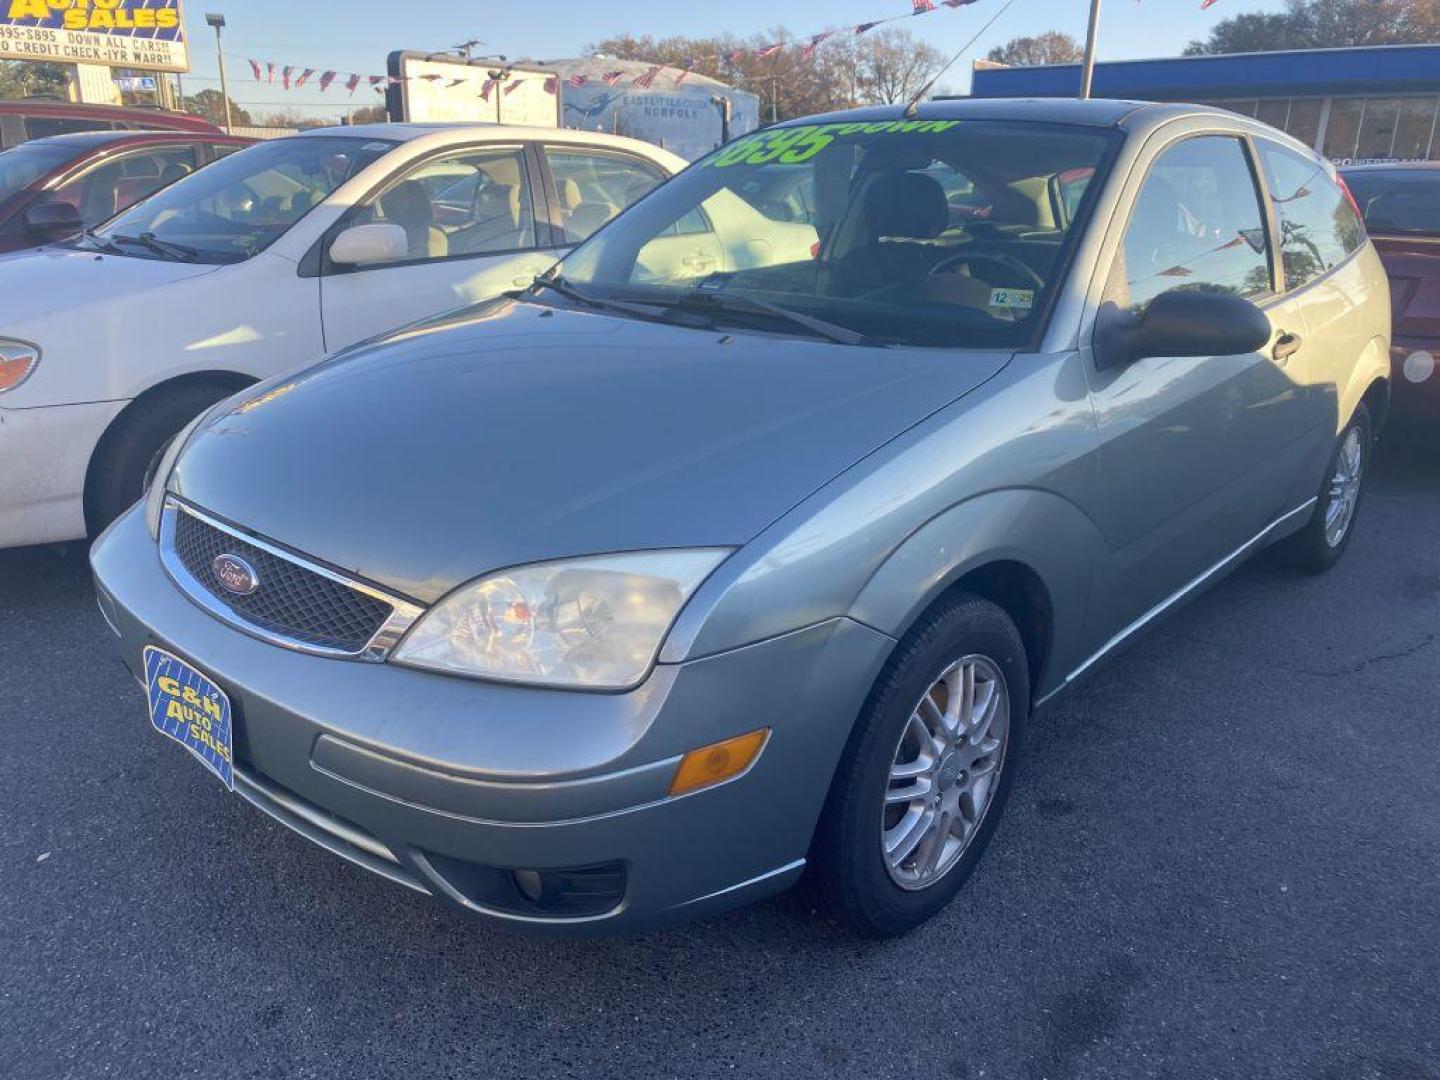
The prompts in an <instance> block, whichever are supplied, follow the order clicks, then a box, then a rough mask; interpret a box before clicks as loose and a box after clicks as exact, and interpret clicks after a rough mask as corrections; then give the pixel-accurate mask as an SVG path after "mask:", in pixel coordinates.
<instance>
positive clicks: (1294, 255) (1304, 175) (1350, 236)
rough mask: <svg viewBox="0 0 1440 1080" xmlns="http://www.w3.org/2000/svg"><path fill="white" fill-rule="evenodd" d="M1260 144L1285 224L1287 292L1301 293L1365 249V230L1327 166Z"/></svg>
mask: <svg viewBox="0 0 1440 1080" xmlns="http://www.w3.org/2000/svg"><path fill="white" fill-rule="evenodd" d="M1257 141H1258V144H1259V147H1260V160H1261V162H1262V163H1263V165H1264V167H1265V179H1266V182H1267V183H1268V184H1269V185H1270V198H1271V200H1272V201H1273V202H1274V203H1275V214H1276V216H1277V217H1278V218H1279V221H1280V255H1281V260H1282V262H1283V264H1284V267H1285V287H1286V288H1287V289H1296V288H1299V287H1300V286H1302V285H1304V284H1305V283H1306V282H1309V281H1314V280H1315V279H1316V278H1317V277H1319V276H1320V275H1321V274H1323V273H1325V272H1326V271H1328V270H1330V269H1332V268H1333V267H1335V266H1337V265H1338V264H1339V263H1340V262H1341V261H1343V260H1344V258H1345V257H1346V256H1347V255H1349V254H1350V253H1351V252H1352V251H1354V250H1355V249H1356V248H1358V247H1359V246H1360V245H1361V244H1363V243H1364V242H1365V228H1364V226H1363V225H1361V224H1360V218H1359V216H1358V215H1357V214H1356V213H1355V210H1354V208H1353V207H1352V206H1351V205H1350V200H1349V199H1347V198H1346V197H1345V192H1344V191H1342V190H1341V188H1340V185H1339V184H1337V183H1335V181H1334V180H1332V179H1331V178H1330V174H1329V173H1328V172H1327V171H1326V169H1325V166H1324V165H1322V164H1321V163H1320V162H1319V161H1317V160H1316V159H1314V158H1309V157H1306V156H1305V155H1303V154H1297V153H1295V152H1294V151H1292V150H1287V149H1285V148H1284V147H1283V146H1278V145H1276V144H1275V143H1272V142H1269V141H1267V140H1264V139H1260V140H1257Z"/></svg>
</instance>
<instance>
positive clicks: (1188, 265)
mask: <svg viewBox="0 0 1440 1080" xmlns="http://www.w3.org/2000/svg"><path fill="white" fill-rule="evenodd" d="M1264 221H1265V219H1264V215H1263V212H1262V211H1261V206H1260V194H1259V192H1258V191H1257V190H1256V187H1255V180H1254V176H1253V174H1252V172H1251V170H1250V164H1249V159H1248V157H1247V156H1246V153H1245V148H1244V145H1243V144H1242V143H1241V142H1240V140H1239V139H1236V138H1232V137H1230V136H1226V135H1204V136H1200V137H1198V138H1194V139H1186V140H1185V141H1184V142H1181V143H1177V144H1175V145H1173V146H1171V147H1169V148H1168V149H1166V150H1164V151H1162V152H1161V154H1160V156H1159V157H1158V158H1157V159H1156V160H1155V163H1154V165H1152V166H1151V168H1150V173H1149V175H1148V176H1146V178H1145V182H1144V184H1143V186H1142V187H1141V188H1140V194H1139V195H1138V196H1137V197H1136V199H1135V206H1134V209H1133V210H1132V211H1131V215H1130V222H1129V224H1128V225H1127V226H1126V228H1125V240H1124V246H1123V248H1122V254H1121V258H1120V260H1119V261H1118V265H1117V266H1116V267H1115V270H1114V271H1113V272H1112V274H1111V279H1110V285H1109V288H1108V289H1107V290H1106V291H1107V294H1108V295H1109V298H1110V299H1111V300H1113V301H1114V302H1115V303H1116V304H1118V305H1119V306H1120V307H1128V308H1131V309H1133V310H1135V311H1137V312H1139V311H1143V310H1144V309H1145V307H1146V306H1147V305H1148V304H1149V303H1150V301H1151V300H1153V299H1155V297H1157V296H1159V295H1160V294H1161V293H1165V292H1169V291H1171V290H1172V289H1198V290H1202V291H1205V292H1223V293H1230V294H1232V295H1235V296H1246V297H1253V296H1262V295H1264V294H1265V293H1267V292H1270V291H1271V283H1270V258H1269V253H1268V250H1267V243H1266V238H1265V224H1264Z"/></svg>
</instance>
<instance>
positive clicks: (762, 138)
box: [704, 120, 960, 169]
mask: <svg viewBox="0 0 1440 1080" xmlns="http://www.w3.org/2000/svg"><path fill="white" fill-rule="evenodd" d="M959 123H960V121H959V120H877V121H874V122H871V123H860V124H856V123H851V124H801V125H799V126H797V127H782V128H770V129H769V130H767V131H757V132H755V133H754V134H753V135H746V136H744V137H742V138H739V139H736V140H735V141H734V142H733V143H731V144H730V145H729V146H726V147H723V148H721V149H720V150H719V151H718V152H717V153H715V154H712V155H711V156H710V157H709V158H707V159H706V160H705V162H704V164H705V165H707V166H710V167H712V168H716V169H723V168H726V167H728V166H730V165H770V164H772V163H773V164H779V165H799V164H800V163H801V162H803V161H809V160H810V159H811V158H813V157H814V156H815V155H816V154H818V153H820V151H821V150H824V149H825V148H826V147H827V146H829V145H830V144H831V143H832V142H834V141H835V140H836V139H837V138H840V137H843V136H846V135H910V134H922V133H930V132H936V131H949V130H950V129H951V128H953V127H955V126H956V125H957V124H959Z"/></svg>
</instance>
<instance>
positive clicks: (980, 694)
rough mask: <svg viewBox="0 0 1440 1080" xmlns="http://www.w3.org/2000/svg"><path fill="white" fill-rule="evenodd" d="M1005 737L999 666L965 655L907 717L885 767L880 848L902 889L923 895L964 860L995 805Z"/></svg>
mask: <svg viewBox="0 0 1440 1080" xmlns="http://www.w3.org/2000/svg"><path fill="white" fill-rule="evenodd" d="M1009 733H1010V698H1009V693H1008V691H1007V689H1006V686H1005V677H1004V675H1003V674H1001V672H1000V668H999V666H998V665H997V664H996V663H995V662H994V661H993V660H991V659H989V658H988V657H985V656H974V655H972V656H965V657H962V658H961V659H959V660H956V661H955V662H954V663H953V664H951V665H950V666H949V667H948V668H946V669H945V670H944V671H943V672H942V673H941V674H940V676H939V677H938V678H937V679H936V680H935V681H934V682H933V683H932V684H931V686H930V689H929V690H927V691H926V692H925V695H924V696H923V697H922V698H921V699H920V701H919V702H918V703H917V704H916V706H915V708H914V709H913V710H912V711H911V713H910V717H909V719H908V720H907V721H906V723H905V728H904V730H903V731H902V732H901V733H900V741H899V743H898V744H897V745H896V747H895V755H894V757H893V759H892V761H891V765H890V776H889V782H888V783H887V785H886V788H885V797H884V805H883V806H882V808H881V818H880V849H881V855H882V857H883V858H884V861H885V868H886V870H887V871H888V872H889V874H890V878H891V880H892V881H894V882H895V884H896V885H899V886H900V887H901V888H902V889H910V890H916V889H925V888H928V887H929V886H931V885H933V884H935V882H937V881H939V880H940V879H941V878H942V877H944V876H945V875H946V874H947V873H948V872H949V871H950V870H951V869H952V868H953V867H954V866H955V864H956V863H958V862H959V861H960V857H961V856H962V855H964V854H965V851H966V849H967V848H968V847H969V846H970V842H971V840H972V839H973V838H974V836H975V834H976V832H977V831H978V830H979V828H980V823H981V822H982V821H983V820H984V818H985V814H986V811H988V810H989V808H990V803H991V801H992V800H993V798H994V795H995V791H996V788H997V785H998V783H999V779H1000V770H1001V768H1003V766H1004V763H1005V747H1006V744H1007V741H1008V737H1009Z"/></svg>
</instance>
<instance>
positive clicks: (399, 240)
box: [330, 221, 410, 266]
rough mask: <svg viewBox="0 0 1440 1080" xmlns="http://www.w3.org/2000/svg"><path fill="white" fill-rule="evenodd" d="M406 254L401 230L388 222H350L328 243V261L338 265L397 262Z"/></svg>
mask: <svg viewBox="0 0 1440 1080" xmlns="http://www.w3.org/2000/svg"><path fill="white" fill-rule="evenodd" d="M409 255H410V240H409V238H408V237H406V235H405V230H404V229H402V228H401V227H400V226H399V225H394V224H391V223H390V222H388V221H376V222H372V223H371V224H369V225H351V226H350V228H348V229H346V230H345V231H344V232H342V233H341V234H340V235H339V236H337V237H335V239H334V240H333V241H332V242H331V244H330V261H331V262H335V263H339V264H340V265H341V266H364V265H365V264H366V263H389V262H400V261H402V260H404V259H406V258H408V257H409Z"/></svg>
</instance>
